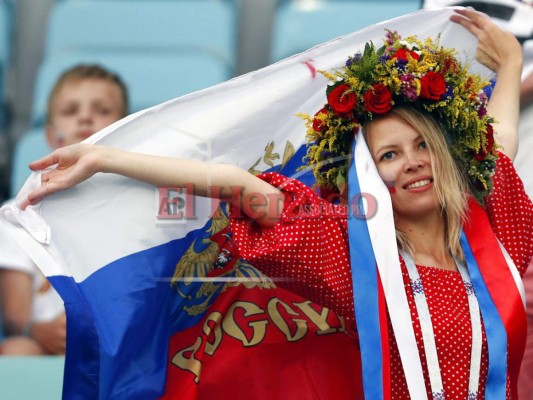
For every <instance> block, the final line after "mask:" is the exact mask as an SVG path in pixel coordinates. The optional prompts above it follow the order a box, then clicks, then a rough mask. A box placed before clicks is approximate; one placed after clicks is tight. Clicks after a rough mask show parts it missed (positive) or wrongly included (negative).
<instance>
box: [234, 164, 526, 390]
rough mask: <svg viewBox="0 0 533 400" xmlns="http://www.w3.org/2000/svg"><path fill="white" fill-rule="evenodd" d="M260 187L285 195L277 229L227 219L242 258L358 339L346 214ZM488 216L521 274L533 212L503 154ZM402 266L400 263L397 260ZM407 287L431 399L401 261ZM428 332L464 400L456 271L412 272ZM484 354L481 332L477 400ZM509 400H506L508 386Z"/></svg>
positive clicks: (399, 378)
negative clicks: (333, 316)
mask: <svg viewBox="0 0 533 400" xmlns="http://www.w3.org/2000/svg"><path fill="white" fill-rule="evenodd" d="M262 179H264V180H265V181H267V182H269V183H270V184H272V185H273V186H277V187H279V188H280V189H282V191H283V192H284V194H285V208H284V211H283V213H282V215H281V218H280V221H279V223H277V224H276V226H275V227H273V228H271V229H265V228H261V227H259V226H258V225H257V224H255V223H254V222H252V221H250V220H249V219H246V218H232V219H231V228H232V231H233V233H234V238H235V241H236V243H237V246H238V248H239V252H240V255H241V257H243V258H245V259H247V260H248V261H250V262H251V263H252V264H253V265H254V266H256V267H258V268H259V269H261V270H262V272H263V273H265V274H267V275H269V276H271V277H272V278H273V279H275V280H276V283H277V284H278V285H280V286H283V287H284V288H286V289H289V290H291V291H293V292H295V293H297V294H299V295H301V296H303V297H306V298H309V299H310V300H312V301H313V302H315V303H318V304H321V305H323V306H325V307H327V308H330V309H332V310H334V311H336V312H337V314H339V315H341V316H342V317H344V319H345V322H346V328H347V331H348V332H349V334H351V335H352V336H353V337H356V334H357V329H356V326H355V319H354V316H353V315H354V311H353V290H352V282H351V272H350V261H349V260H350V258H349V247H348V235H347V219H346V213H345V211H344V209H343V208H342V207H339V206H332V205H331V204H329V203H327V202H326V201H325V200H323V199H321V198H319V197H318V196H317V194H316V193H315V192H314V191H313V190H311V189H310V188H309V187H307V186H305V185H304V184H302V183H300V182H298V181H296V180H292V179H289V178H286V177H284V176H281V175H279V174H276V173H268V174H264V175H263V176H262ZM486 210H487V214H488V216H489V219H490V221H491V224H492V228H493V230H494V233H495V234H496V236H497V238H498V239H499V240H500V242H501V243H502V244H503V246H504V247H505V248H506V250H507V252H508V253H509V255H510V257H511V258H512V260H513V261H514V263H515V265H516V266H517V267H518V269H519V272H520V274H521V275H523V274H524V272H525V269H526V268H527V265H528V264H529V260H530V259H531V257H532V254H533V233H532V232H533V230H532V225H533V206H532V203H531V200H530V199H529V198H528V197H527V195H526V194H525V191H524V188H523V185H522V182H521V181H520V179H519V177H518V175H517V174H516V171H515V170H514V167H513V165H512V162H511V161H510V160H509V158H507V157H506V156H505V155H503V154H501V155H500V157H499V160H498V164H497V169H496V174H495V177H494V190H493V193H492V194H491V196H490V197H489V198H488V199H487V201H486ZM400 259H401V257H400ZM401 267H402V270H403V277H404V284H405V288H406V293H407V298H408V301H409V306H410V309H411V314H412V320H413V327H414V332H415V336H416V340H417V345H418V350H419V354H420V357H421V361H422V367H423V370H424V376H425V382H426V388H427V392H428V398H431V396H430V394H431V390H430V387H429V378H428V371H427V365H426V360H425V352H424V344H423V341H422V333H421V328H420V323H419V320H418V315H417V310H416V307H415V303H414V297H413V294H412V291H411V287H410V284H409V275H408V272H407V268H406V267H405V263H404V262H403V259H401ZM417 270H418V273H419V275H420V278H421V280H422V283H423V286H424V292H425V293H426V299H427V304H428V308H429V312H430V315H431V321H432V324H433V329H434V334H435V342H436V347H437V355H438V359H439V365H440V368H441V376H442V382H443V386H444V392H445V396H446V399H447V400H454V399H463V400H464V399H465V398H466V396H467V392H468V377H469V371H470V358H471V355H470V352H471V336H472V331H471V330H472V328H471V323H470V312H469V307H468V300H467V295H466V291H465V288H464V284H463V281H462V279H461V275H460V274H459V272H456V271H448V270H442V269H439V268H435V267H430V266H420V265H417ZM389 338H390V355H391V385H392V388H391V390H392V398H393V399H408V398H410V397H409V393H408V390H407V384H406V381H405V376H404V373H403V368H402V365H401V360H400V356H399V352H398V348H397V345H396V341H395V338H394V333H393V332H392V327H391V325H390V321H389ZM487 369H488V350H487V342H486V336H485V331H484V329H483V347H482V360H481V371H480V382H479V397H478V398H479V399H483V398H484V392H485V391H484V387H485V383H486V379H487ZM507 398H508V399H510V398H511V396H510V390H509V379H508V384H507Z"/></svg>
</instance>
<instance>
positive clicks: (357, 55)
mask: <svg viewBox="0 0 533 400" xmlns="http://www.w3.org/2000/svg"><path fill="white" fill-rule="evenodd" d="M361 57H362V55H361V53H359V52H357V53H355V54H354V56H353V57H348V59H347V60H346V66H347V67H349V66H350V65H352V64H355V63H357V62H358V61H359V60H360V59H361Z"/></svg>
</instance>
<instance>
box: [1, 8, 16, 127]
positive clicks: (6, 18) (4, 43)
mask: <svg viewBox="0 0 533 400" xmlns="http://www.w3.org/2000/svg"><path fill="white" fill-rule="evenodd" d="M12 19H13V4H11V3H10V2H8V1H6V0H0V134H1V133H3V131H4V130H5V128H6V125H7V120H6V114H5V111H4V106H5V79H6V72H7V70H8V67H9V62H10V52H11V45H10V44H11V29H12V25H13V23H12Z"/></svg>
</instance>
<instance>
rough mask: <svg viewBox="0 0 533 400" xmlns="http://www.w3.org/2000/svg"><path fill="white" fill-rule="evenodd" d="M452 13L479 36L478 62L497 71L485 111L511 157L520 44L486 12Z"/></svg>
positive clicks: (515, 143)
mask: <svg viewBox="0 0 533 400" xmlns="http://www.w3.org/2000/svg"><path fill="white" fill-rule="evenodd" d="M455 12H456V14H455V15H452V17H451V20H452V21H453V22H456V23H458V24H460V25H462V26H464V27H465V28H466V29H467V30H468V31H470V32H471V33H472V34H473V35H474V36H475V37H476V38H477V39H478V45H477V53H476V58H477V59H478V61H479V62H480V63H482V64H484V65H485V66H487V67H488V68H490V69H492V70H493V71H494V72H496V75H497V76H496V85H495V87H494V90H493V91H492V95H491V97H490V100H489V104H488V107H487V111H488V113H489V114H490V115H491V116H493V117H494V119H495V120H496V122H495V123H494V131H495V137H494V139H495V140H496V143H497V144H499V145H500V146H501V147H502V151H503V153H504V154H506V155H507V156H508V157H509V158H510V159H511V160H514V158H515V156H516V152H517V151H518V120H519V111H520V104H519V99H520V74H521V72H522V63H523V55H522V47H521V46H520V43H519V42H518V40H516V38H515V37H514V35H513V34H512V33H511V32H506V31H504V30H502V29H500V28H499V27H498V26H497V25H496V24H494V23H493V22H492V21H491V20H490V19H489V18H488V17H487V16H486V15H485V14H482V13H480V12H477V11H475V10H473V9H464V10H455Z"/></svg>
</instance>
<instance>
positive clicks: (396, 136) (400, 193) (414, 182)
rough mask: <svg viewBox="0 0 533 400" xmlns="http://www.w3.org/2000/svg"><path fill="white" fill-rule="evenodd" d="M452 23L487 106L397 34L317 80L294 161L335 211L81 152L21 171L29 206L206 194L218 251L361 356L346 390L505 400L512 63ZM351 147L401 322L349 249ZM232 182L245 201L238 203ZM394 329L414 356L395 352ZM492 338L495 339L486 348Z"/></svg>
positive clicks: (503, 41) (254, 188)
mask: <svg viewBox="0 0 533 400" xmlns="http://www.w3.org/2000/svg"><path fill="white" fill-rule="evenodd" d="M453 20H454V21H455V22H457V23H460V24H461V25H463V26H465V27H466V29H468V30H469V31H470V32H472V33H473V34H474V35H475V36H476V37H477V38H478V39H479V45H478V50H479V58H480V60H481V61H482V62H484V63H485V64H486V65H488V66H489V67H490V68H492V69H493V70H494V71H495V72H496V73H497V74H498V83H497V84H496V87H495V88H494V91H493V93H492V97H491V100H490V102H489V103H487V95H486V94H485V93H484V92H483V89H484V88H485V86H486V82H484V81H483V80H482V79H481V78H480V77H479V76H477V75H473V74H470V73H469V72H468V69H467V68H466V67H465V66H463V65H461V63H459V62H458V61H457V59H456V58H455V56H454V52H453V50H451V49H444V48H442V47H441V46H439V44H438V41H431V40H429V41H421V40H419V39H417V38H414V37H411V38H405V39H403V38H401V37H400V36H399V35H398V34H397V33H395V32H389V33H388V34H387V36H386V38H385V43H384V47H383V48H377V49H376V48H375V47H373V45H372V44H368V46H367V48H365V50H364V52H362V53H359V54H356V55H355V56H352V57H350V58H349V59H348V61H347V64H346V67H345V68H341V69H339V70H337V71H333V72H331V73H326V76H328V77H329V78H330V79H331V80H332V84H331V86H328V88H327V98H328V101H327V104H325V105H324V108H322V109H321V110H318V112H317V113H316V115H314V116H307V117H306V119H307V127H308V131H307V133H308V137H309V140H310V146H309V150H308V154H307V159H308V164H309V165H310V167H312V168H313V169H314V172H315V177H316V180H317V183H318V184H319V185H320V186H322V187H324V188H326V189H328V190H335V189H338V190H340V191H341V193H342V194H343V195H344V197H346V196H347V198H348V206H349V207H346V206H345V205H343V204H340V205H335V206H331V205H330V204H327V203H326V202H325V201H324V200H322V199H321V198H319V197H318V196H317V195H316V193H315V192H314V191H313V190H312V189H310V188H309V187H306V186H305V185H303V184H301V183H300V182H298V181H295V180H291V179H287V178H285V177H283V176H281V175H277V174H272V173H270V174H265V175H263V176H262V177H260V178H257V177H254V176H252V175H250V174H248V173H247V172H245V171H243V170H241V169H239V168H237V167H234V166H229V165H216V167H213V166H212V165H209V164H206V163H203V162H195V161H190V160H176V159H168V158H160V157H152V156H146V155H139V154H134V153H127V152H123V151H119V150H115V149H111V148H106V147H101V146H87V145H75V146H71V147H67V148H64V149H60V150H58V151H56V152H54V153H52V154H51V155H49V156H48V157H45V158H43V159H41V160H39V161H36V162H34V163H32V164H31V168H32V169H34V170H39V169H45V168H47V167H49V166H51V165H53V164H57V167H56V168H55V169H54V170H52V171H50V172H46V173H43V174H42V186H41V187H40V188H39V189H36V190H35V191H34V192H32V193H30V195H29V196H28V204H34V203H36V202H38V201H39V200H40V199H42V198H43V197H44V196H47V195H49V194H51V193H54V192H57V191H59V190H63V189H66V188H69V187H72V186H74V185H76V184H77V183H79V182H82V181H83V180H85V179H87V178H89V177H90V176H92V175H93V174H94V173H96V172H105V173H115V174H121V175H124V176H127V177H130V178H133V179H136V180H139V181H143V182H147V183H150V184H152V185H154V186H179V185H183V184H185V183H187V184H192V185H193V186H194V188H195V191H196V194H197V195H201V196H212V195H213V194H212V193H211V192H210V191H209V187H208V186H207V182H210V184H211V185H214V186H216V187H217V188H220V189H221V190H220V191H217V193H218V196H219V197H220V198H222V199H224V200H227V201H229V202H230V203H231V206H232V218H231V221H230V222H231V229H232V232H233V237H234V242H235V244H236V248H238V251H236V250H233V249H231V248H230V247H228V249H226V250H228V251H229V252H234V253H235V255H237V256H240V257H243V258H245V259H246V260H248V261H249V262H250V263H251V264H253V265H255V266H256V267H258V268H259V269H260V270H261V271H262V272H263V273H265V274H266V275H270V276H275V277H277V276H282V277H284V278H285V280H284V281H283V283H282V284H283V285H284V287H285V288H286V289H289V290H292V291H294V292H296V293H297V294H299V295H301V296H303V297H305V298H309V299H311V300H312V301H313V302H315V303H317V304H320V305H324V306H326V307H328V308H330V309H332V310H334V311H335V312H336V313H337V314H338V315H340V316H341V317H342V318H343V319H344V321H345V325H346V331H347V333H348V334H349V335H350V337H352V338H353V339H354V347H357V348H360V350H361V351H360V356H361V360H362V368H359V369H358V371H357V376H355V377H354V381H355V380H358V379H359V380H361V381H362V383H363V387H364V389H363V390H364V396H365V398H369V399H374V398H382V397H385V398H388V397H392V398H401V399H404V398H418V397H417V396H419V395H420V393H421V392H420V391H418V390H420V389H419V388H418V389H417V388H415V386H416V382H417V381H422V382H423V384H422V386H423V388H422V391H423V392H424V395H427V396H428V397H429V398H434V399H442V398H469V399H478V398H508V399H510V398H513V397H514V396H515V395H514V393H515V391H516V378H517V373H518V366H519V364H520V358H521V346H522V345H521V343H522V341H523V334H524V332H523V330H522V327H523V323H522V322H521V318H522V317H523V307H522V305H521V303H520V301H519V296H518V294H517V293H518V291H517V290H516V287H515V285H514V281H513V275H512V272H511V270H510V268H511V267H510V266H509V265H508V264H513V263H514V264H515V265H516V267H517V268H518V270H519V272H520V273H521V274H523V273H524V271H525V268H526V266H527V264H528V263H529V260H530V259H531V255H532V252H533V251H532V247H533V244H532V240H533V239H532V238H533V235H532V234H531V220H532V205H531V201H530V200H529V199H528V198H527V196H526V195H525V193H524V191H523V187H522V186H521V183H520V181H519V179H518V177H517V176H516V173H515V171H514V169H513V167H512V162H511V160H512V158H513V157H514V155H515V153H516V148H517V139H516V137H517V121H518V91H519V84H520V82H519V71H520V69H521V52H520V46H519V44H518V43H517V42H516V40H515V39H514V37H513V36H512V35H511V34H508V33H505V32H503V31H501V30H500V29H499V28H497V27H496V26H495V25H494V24H492V23H491V22H490V21H489V20H488V19H487V18H485V17H484V16H483V15H481V14H479V13H477V12H475V11H472V10H459V11H457V14H456V15H455V16H454V17H453ZM491 114H492V115H493V116H494V117H495V119H496V120H497V122H495V121H494V120H493V119H492V117H491V116H490V115H491ZM361 126H362V127H363V133H362V134H361V132H360V129H359V128H360V127H361ZM364 136H366V140H367V141H368V150H369V151H370V155H371V158H372V160H373V163H374V165H375V168H376V169H377V172H378V173H379V176H380V177H381V180H382V181H383V182H384V183H385V185H386V188H387V189H388V196H389V199H388V201H389V202H390V203H391V204H392V210H393V211H394V228H395V230H396V241H397V248H396V247H395V248H394V254H395V258H396V260H395V261H394V262H391V263H390V264H391V265H390V266H388V265H387V266H383V265H379V263H378V268H382V267H384V268H389V267H390V268H394V265H396V264H397V267H398V268H396V269H397V271H399V273H400V275H399V276H400V277H401V278H402V279H403V286H402V292H403V293H402V294H401V296H400V297H402V298H405V299H406V300H405V301H406V304H407V305H408V310H409V312H410V316H411V318H409V316H408V317H407V320H404V321H398V316H397V315H396V314H395V312H394V311H393V307H394V302H395V301H394V299H393V300H392V301H390V300H389V298H387V305H386V306H385V303H384V298H383V291H384V290H385V289H387V288H386V287H385V286H381V281H382V280H384V279H386V275H384V274H383V273H382V271H383V270H382V269H376V267H375V264H376V261H375V259H373V258H372V257H373V256H374V255H373V254H372V249H371V248H370V251H369V249H368V248H367V247H365V246H364V245H363V241H358V238H359V236H358V235H363V234H364V231H365V229H366V228H364V227H362V225H360V224H359V223H360V221H361V220H364V219H365V218H360V217H361V215H360V214H357V207H355V210H356V212H355V213H354V212H353V209H352V208H353V207H352V206H353V205H354V204H353V203H352V200H353V198H354V196H356V195H357V194H358V191H357V189H358V185H359V183H358V181H357V180H356V179H355V178H354V176H355V175H354V174H353V173H352V171H353V170H354V166H353V165H354V164H355V163H357V162H359V160H360V157H359V154H360V151H364V150H361V149H364V148H366V147H365V146H364V144H363V145H362V144H361V143H364V138H363V137H364ZM354 137H355V141H354ZM353 143H355V145H354V146H352V144H353ZM499 149H500V150H501V152H499V151H498V150H499ZM339 160H340V161H339ZM346 160H348V163H347V162H346ZM367 166H368V168H371V166H369V165H367ZM347 170H349V173H347ZM346 182H348V185H346ZM234 186H240V187H241V188H242V189H243V190H242V191H241V192H240V195H239V196H233V193H232V190H231V187H234ZM346 188H347V191H346ZM360 194H361V193H359V195H360ZM251 197H256V198H257V197H261V198H262V199H263V200H264V201H262V202H261V206H259V207H255V208H254V209H253V210H252V209H251V208H247V207H246V204H245V203H244V199H250V198H251ZM476 199H477V201H476ZM380 201H381V200H380ZM480 203H483V204H484V205H485V207H486V211H485V210H484V209H483V208H482V206H481V205H480ZM381 206H382V204H378V207H381ZM245 210H248V211H245ZM487 214H488V216H487ZM367 217H368V215H367ZM490 228H492V230H491V229H490ZM384 230H385V229H384ZM383 233H384V235H385V232H383ZM498 241H499V242H500V243H501V244H502V246H503V247H502V248H500V246H499V244H498ZM398 253H399V256H398ZM377 256H379V255H377ZM495 282H496V283H498V284H499V286H498V285H495ZM490 297H492V298H493V299H494V304H491V302H490V301H487V298H490ZM502 299H503V300H505V301H502ZM517 299H518V300H517ZM398 302H400V300H398ZM354 304H355V305H354ZM520 307H522V309H520ZM354 309H355V313H354ZM495 313H499V318H498V317H496V314H495ZM402 324H403V325H402ZM404 328H406V330H408V331H410V332H413V335H412V338H413V343H414V344H415V346H409V345H405V343H406V342H405V340H404V339H405V337H406V336H405V333H404V330H405V329H404ZM502 332H503V336H504V337H506V338H508V339H506V340H503V341H502V340H500V339H501V336H502V335H500V334H501V333H502ZM376 338H377V341H376ZM407 347H411V348H407ZM413 351H414V353H413ZM410 352H411V353H410ZM411 363H412V364H413V365H414V364H416V365H420V368H419V370H417V369H416V368H413V367H412V366H411ZM417 363H418V364H417ZM413 371H414V372H413ZM362 395H363V393H354V397H355V398H361V397H362Z"/></svg>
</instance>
